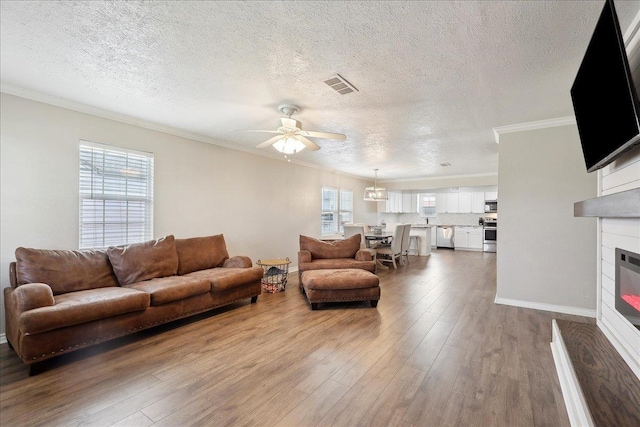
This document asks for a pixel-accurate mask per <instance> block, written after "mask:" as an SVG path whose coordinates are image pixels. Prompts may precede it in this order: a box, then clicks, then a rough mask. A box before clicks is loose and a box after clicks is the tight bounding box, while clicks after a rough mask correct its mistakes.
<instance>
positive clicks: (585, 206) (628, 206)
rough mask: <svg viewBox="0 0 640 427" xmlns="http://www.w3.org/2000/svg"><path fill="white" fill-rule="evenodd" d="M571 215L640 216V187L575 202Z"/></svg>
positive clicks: (603, 216) (602, 216)
mask: <svg viewBox="0 0 640 427" xmlns="http://www.w3.org/2000/svg"><path fill="white" fill-rule="evenodd" d="M573 216H575V217H600V218H640V188H634V189H633V190H627V191H621V192H619V193H614V194H610V195H608V196H600V197H595V198H593V199H587V200H583V201H581V202H576V203H574V204H573Z"/></svg>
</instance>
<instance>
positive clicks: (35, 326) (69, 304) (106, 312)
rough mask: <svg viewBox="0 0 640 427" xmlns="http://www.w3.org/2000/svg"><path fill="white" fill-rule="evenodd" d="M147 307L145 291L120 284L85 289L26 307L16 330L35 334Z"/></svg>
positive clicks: (147, 298) (147, 300) (147, 301)
mask: <svg viewBox="0 0 640 427" xmlns="http://www.w3.org/2000/svg"><path fill="white" fill-rule="evenodd" d="M147 307H149V294H148V293H146V292H142V291H138V290H135V289H127V288H121V287H112V288H100V289H88V290H84V291H78V292H69V293H66V294H62V295H58V296H56V297H55V304H54V305H52V306H49V307H40V308H36V309H33V310H28V311H25V312H24V313H22V315H21V316H20V330H21V331H22V332H23V333H25V334H27V335H28V334H38V333H41V332H46V331H51V330H53V329H59V328H63V327H65V326H72V325H78V324H80V323H86V322H91V321H92V320H98V319H103V318H105V317H112V316H117V315H119V314H125V313H131V312H133V311H142V310H145V309H146V308H147Z"/></svg>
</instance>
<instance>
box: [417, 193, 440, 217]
mask: <svg viewBox="0 0 640 427" xmlns="http://www.w3.org/2000/svg"><path fill="white" fill-rule="evenodd" d="M423 196H427V197H429V198H430V200H431V202H430V203H429V206H426V205H425V203H424V200H423ZM425 208H427V209H429V210H430V211H429V212H426V211H425ZM418 213H419V214H420V217H421V218H435V217H436V193H419V194H418Z"/></svg>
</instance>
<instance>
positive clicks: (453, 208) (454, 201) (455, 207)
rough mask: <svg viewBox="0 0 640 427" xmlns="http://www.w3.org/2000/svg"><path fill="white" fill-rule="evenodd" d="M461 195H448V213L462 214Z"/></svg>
mask: <svg viewBox="0 0 640 427" xmlns="http://www.w3.org/2000/svg"><path fill="white" fill-rule="evenodd" d="M459 196H460V195H459V194H458V193H447V212H449V213H458V212H460V207H459V204H460V197H459Z"/></svg>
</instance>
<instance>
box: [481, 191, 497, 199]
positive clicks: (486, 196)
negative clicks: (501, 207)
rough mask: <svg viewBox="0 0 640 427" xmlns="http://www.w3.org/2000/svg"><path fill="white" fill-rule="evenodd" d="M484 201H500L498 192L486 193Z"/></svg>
mask: <svg viewBox="0 0 640 427" xmlns="http://www.w3.org/2000/svg"><path fill="white" fill-rule="evenodd" d="M484 200H485V201H486V200H492V201H496V200H498V192H497V191H487V192H485V193H484Z"/></svg>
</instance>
